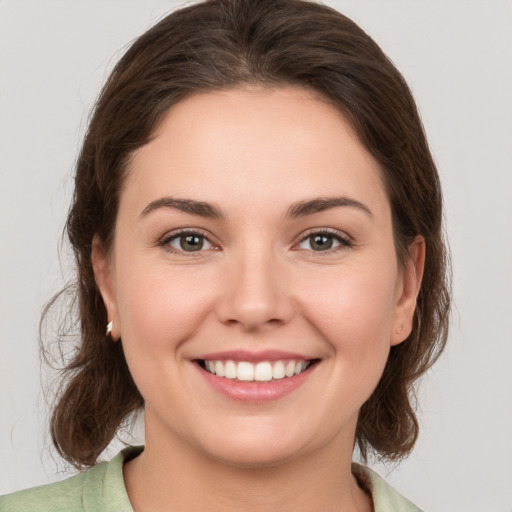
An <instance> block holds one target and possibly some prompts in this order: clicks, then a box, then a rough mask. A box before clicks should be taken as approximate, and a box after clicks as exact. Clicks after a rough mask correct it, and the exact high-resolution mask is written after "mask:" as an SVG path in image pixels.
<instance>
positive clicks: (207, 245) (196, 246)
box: [165, 233, 213, 252]
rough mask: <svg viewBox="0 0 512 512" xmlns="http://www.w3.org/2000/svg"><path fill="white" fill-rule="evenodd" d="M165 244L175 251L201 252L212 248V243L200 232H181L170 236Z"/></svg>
mask: <svg viewBox="0 0 512 512" xmlns="http://www.w3.org/2000/svg"><path fill="white" fill-rule="evenodd" d="M165 245H167V246H169V247H170V249H172V250H173V251H174V252H200V251H204V250H208V249H211V248H212V247H213V245H212V243H211V242H210V241H209V240H208V239H207V238H206V237H205V236H203V235H200V234H198V233H180V234H178V235H174V236H172V237H171V238H169V239H168V240H167V241H166V242H165Z"/></svg>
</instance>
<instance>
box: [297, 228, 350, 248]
mask: <svg viewBox="0 0 512 512" xmlns="http://www.w3.org/2000/svg"><path fill="white" fill-rule="evenodd" d="M351 246H352V243H351V242H350V240H349V239H348V238H346V237H344V236H342V235H341V233H331V232H329V231H319V232H315V233H311V234H309V235H308V236H306V237H305V238H303V239H302V240H301V241H300V243H299V244H298V248H299V249H303V250H306V251H315V252H326V251H331V250H336V249H338V248H340V247H351Z"/></svg>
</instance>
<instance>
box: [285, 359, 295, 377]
mask: <svg viewBox="0 0 512 512" xmlns="http://www.w3.org/2000/svg"><path fill="white" fill-rule="evenodd" d="M284 374H285V375H286V376H287V377H291V376H292V375H295V361H289V362H288V364H287V365H286V368H285V369H284Z"/></svg>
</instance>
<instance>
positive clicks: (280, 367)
mask: <svg viewBox="0 0 512 512" xmlns="http://www.w3.org/2000/svg"><path fill="white" fill-rule="evenodd" d="M272 378H274V379H284V363H283V361H276V362H275V363H274V366H273V368H272Z"/></svg>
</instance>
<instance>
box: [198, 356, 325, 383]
mask: <svg viewBox="0 0 512 512" xmlns="http://www.w3.org/2000/svg"><path fill="white" fill-rule="evenodd" d="M319 361H320V360H319V359H309V360H303V359H300V360H299V359H278V360H275V361H259V362H257V363H252V362H249V361H234V360H231V359H227V360H222V359H198V360H196V362H197V364H198V365H199V366H200V367H201V368H202V369H203V370H204V371H206V372H208V373H210V374H211V375H215V376H216V377H221V378H223V379H228V380H231V381H234V382H266V383H271V382H274V381H282V380H287V379H290V378H292V377H295V376H298V375H301V374H303V373H304V372H307V371H308V370H309V369H311V368H312V367H313V366H315V365H316V364H317V363H318V362H319Z"/></svg>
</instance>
